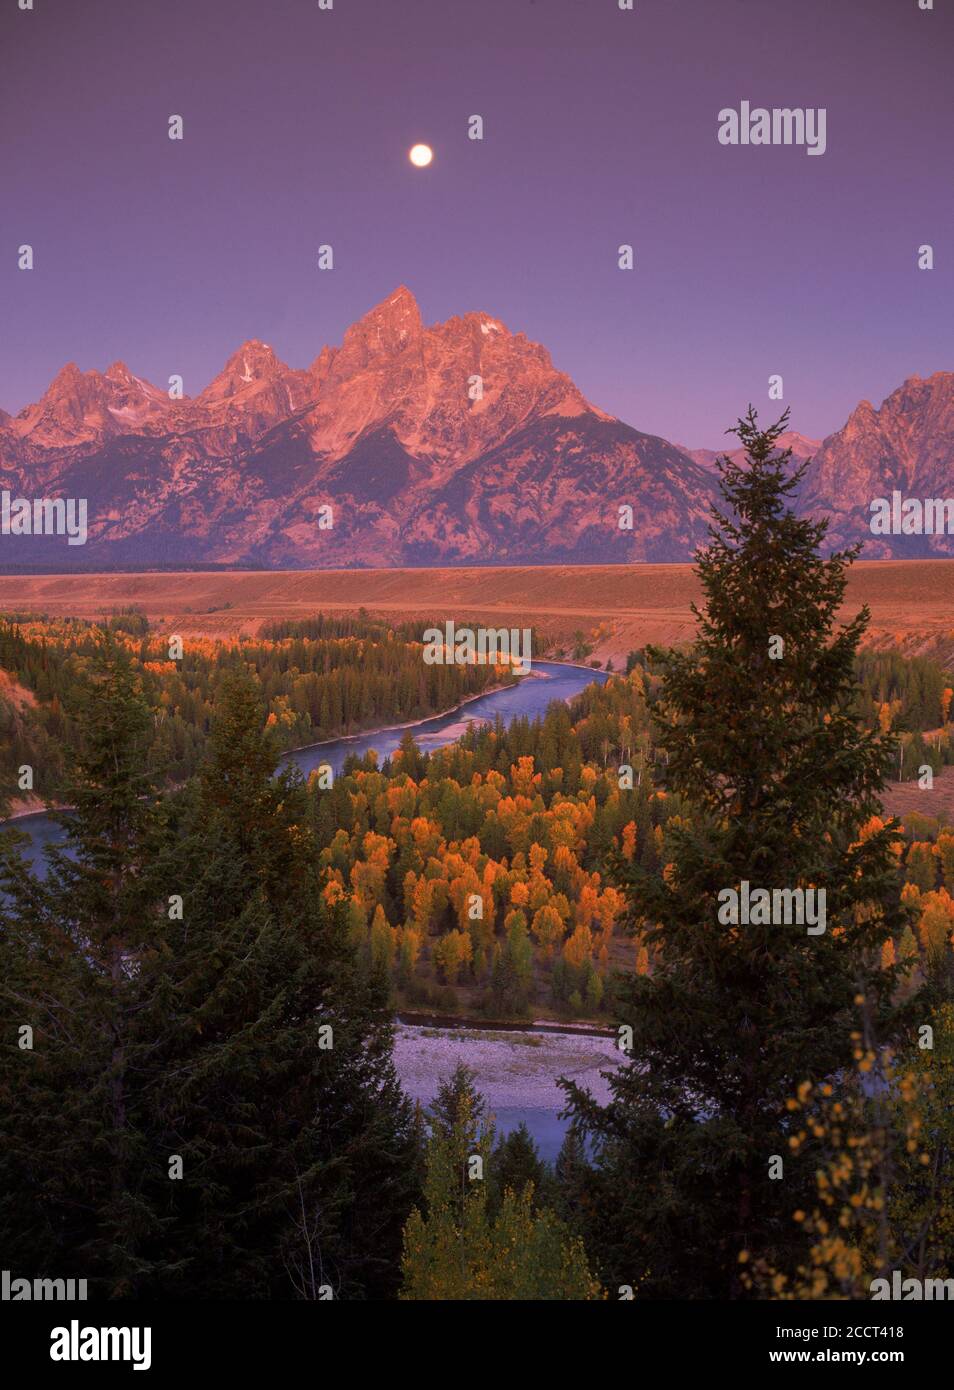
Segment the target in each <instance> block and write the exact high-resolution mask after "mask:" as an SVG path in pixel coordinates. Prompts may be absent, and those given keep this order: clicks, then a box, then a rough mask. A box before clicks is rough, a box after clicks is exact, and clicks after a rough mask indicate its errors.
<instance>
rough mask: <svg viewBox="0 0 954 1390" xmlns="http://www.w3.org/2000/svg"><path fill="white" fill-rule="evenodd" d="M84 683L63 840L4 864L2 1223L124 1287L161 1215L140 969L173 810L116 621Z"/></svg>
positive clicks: (62, 1269) (24, 1266)
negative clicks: (153, 764) (145, 1088)
mask: <svg viewBox="0 0 954 1390" xmlns="http://www.w3.org/2000/svg"><path fill="white" fill-rule="evenodd" d="M75 697H76V707H75V709H74V710H73V711H72V713H73V716H74V717H75V718H76V720H77V723H78V725H79V726H80V727H81V728H82V732H83V737H82V744H81V750H82V751H81V752H80V754H79V756H78V758H77V761H76V765H75V767H74V768H73V770H72V774H71V776H70V780H69V783H68V787H67V797H68V801H69V803H70V805H71V807H72V809H71V811H70V812H69V813H68V814H66V815H63V816H62V817H61V819H62V823H63V827H64V830H65V843H64V845H63V846H62V847H60V848H54V849H51V850H50V851H49V865H48V872H47V875H46V878H45V880H42V881H41V880H39V879H37V878H35V877H33V875H32V874H31V873H30V872H29V870H28V868H27V867H26V865H25V863H24V862H23V860H22V859H20V858H19V857H18V855H17V852H16V848H15V846H13V845H11V846H10V847H9V848H8V850H7V852H6V854H5V855H4V859H3V865H2V875H3V877H2V889H3V893H4V894H5V902H4V903H3V907H2V927H0V967H2V968H0V996H2V1017H3V1019H4V1025H5V1026H4V1036H3V1040H2V1045H0V1091H2V1096H0V1099H2V1106H0V1110H2V1119H0V1223H2V1224H0V1229H2V1233H3V1244H4V1248H5V1250H6V1251H7V1252H8V1258H9V1259H10V1260H11V1261H13V1260H16V1261H17V1266H18V1268H20V1269H21V1270H23V1271H24V1272H26V1271H36V1272H37V1273H41V1274H42V1273H48V1272H50V1271H51V1270H55V1271H56V1272H57V1274H58V1275H61V1276H64V1277H68V1276H71V1275H74V1276H77V1277H86V1278H88V1279H90V1280H91V1281H92V1285H93V1287H94V1289H96V1290H97V1292H99V1293H100V1294H103V1293H105V1294H108V1295H122V1294H126V1293H129V1292H131V1291H133V1290H134V1289H135V1287H136V1285H137V1282H138V1280H139V1279H140V1277H141V1276H142V1273H143V1271H144V1268H145V1265H144V1263H143V1259H142V1253H141V1252H142V1244H143V1241H144V1240H145V1239H146V1238H147V1237H148V1236H150V1235H154V1234H155V1223H156V1217H155V1214H154V1213H153V1212H152V1211H151V1210H150V1207H149V1204H148V1201H147V1199H146V1198H145V1196H144V1186H145V1184H144V1173H145V1170H146V1167H147V1165H148V1158H147V1154H148V1147H149V1143H148V1135H147V1132H146V1130H145V1129H144V1128H143V1125H142V1117H141V1113H140V1111H139V1107H138V1105H137V1101H136V1090H137V1085H138V1081H137V1077H138V1075H139V1074H140V1068H141V1067H142V1065H143V1062H144V1057H145V1050H146V1044H145V1042H144V1039H143V1037H142V1034H141V1030H140V1016H141V1011H142V1007H143V979H144V974H143V972H144V968H145V965H146V962H147V961H148V960H149V958H150V956H151V955H153V954H154V953H155V951H156V949H157V945H158V943H159V941H160V938H161V930H162V927H161V923H162V914H161V911H160V886H159V882H158V880H157V877H156V874H155V864H156V859H157V854H158V852H159V849H160V846H161V842H162V834H163V830H162V816H161V812H160V810H159V809H158V807H157V804H156V801H155V797H154V793H153V788H152V786H151V784H150V782H149V779H148V777H147V775H146V773H145V771H144V767H145V757H146V747H147V743H148V737H149V732H150V711H149V708H148V706H147V704H146V701H145V699H144V697H143V695H142V691H141V689H140V686H139V682H138V680H137V678H136V676H135V674H134V672H133V670H132V667H131V664H130V661H129V658H128V656H127V655H126V654H125V652H124V651H123V649H122V648H121V647H119V646H118V645H117V644H116V643H115V642H114V640H113V638H112V637H111V635H110V634H108V633H104V634H102V635H101V638H100V642H99V648H98V650H97V652H96V653H95V655H94V657H93V660H92V662H91V664H90V666H89V669H88V670H87V672H86V673H85V676H84V678H83V680H82V682H81V683H80V684H78V685H77V687H76V690H75ZM14 1023H16V1024H18V1025H19V1026H20V1028H22V1027H24V1026H26V1027H28V1028H31V1029H32V1032H33V1037H32V1046H28V1047H24V1046H22V1042H21V1036H20V1033H19V1031H17V1032H14V1029H13V1026H12V1025H13V1024H14Z"/></svg>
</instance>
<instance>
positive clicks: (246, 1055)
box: [155, 678, 418, 1298]
mask: <svg viewBox="0 0 954 1390" xmlns="http://www.w3.org/2000/svg"><path fill="white" fill-rule="evenodd" d="M276 762H277V750H276V748H275V746H274V744H273V743H272V741H271V738H270V735H269V732H268V730H267V729H265V728H264V727H263V710H262V707H261V702H260V699H259V695H258V691H257V688H256V686H255V684H254V682H253V681H252V680H251V679H247V678H235V679H234V680H231V681H230V682H229V683H228V684H227V685H225V686H224V687H223V689H222V690H221V692H220V697H219V713H218V717H217V720H216V724H215V727H214V729H213V732H212V736H211V739H210V748H209V755H208V759H207V762H206V765H205V767H204V768H203V770H202V773H201V776H200V778H199V780H198V784H197V786H196V787H194V788H193V789H192V790H191V793H190V795H189V796H188V797H187V798H185V799H184V805H183V806H182V807H181V816H182V838H181V842H180V843H179V844H177V845H176V849H175V860H174V861H173V860H170V861H168V862H167V865H166V866H165V872H166V874H167V875H168V884H169V888H170V891H177V890H180V891H181V892H182V896H183V899H184V910H183V914H182V920H181V921H178V922H172V923H170V926H169V933H168V946H169V959H168V960H164V961H161V962H157V967H156V968H157V969H158V970H159V971H160V973H161V975H162V981H163V989H162V991H157V992H156V996H155V997H156V999H157V1001H158V1006H159V1010H160V1015H161V1016H160V1017H159V1018H157V1020H156V1024H155V1031H156V1032H157V1034H158V1033H160V1031H161V1033H162V1036H163V1038H164V1047H163V1050H162V1054H161V1059H160V1060H161V1065H160V1067H159V1069H158V1072H157V1079H156V1092H155V1106H156V1110H157V1114H158V1117H159V1125H160V1133H161V1134H162V1136H163V1144H164V1145H165V1146H166V1148H167V1150H168V1152H169V1153H177V1154H179V1155H181V1157H182V1160H183V1179H182V1181H181V1182H177V1181H172V1182H165V1183H164V1184H163V1188H164V1190H163V1193H162V1194H161V1196H160V1197H159V1198H158V1200H160V1201H161V1203H162V1211H163V1215H164V1216H167V1217H168V1218H169V1219H170V1220H171V1221H172V1222H173V1229H172V1231H171V1233H166V1234H165V1235H164V1237H163V1254H164V1267H165V1269H166V1271H167V1274H166V1276H165V1277H164V1278H163V1279H161V1280H160V1283H159V1288H160V1289H161V1291H162V1292H165V1293H169V1294H171V1295H174V1296H219V1297H288V1296H292V1295H293V1294H297V1295H299V1296H302V1297H312V1298H314V1297H318V1296H320V1295H319V1290H320V1289H321V1288H322V1287H329V1286H330V1288H331V1289H332V1291H333V1294H334V1296H335V1297H345V1298H349V1297H350V1298H354V1297H380V1296H385V1295H387V1294H388V1293H389V1292H392V1291H393V1287H394V1283H395V1280H396V1276H397V1269H398V1261H399V1254H400V1241H401V1229H402V1226H403V1222H404V1219H405V1217H406V1215H407V1212H408V1210H409V1209H410V1206H411V1204H412V1202H413V1200H414V1198H415V1195H416V1191H417V1179H418V1166H417V1157H416V1152H415V1148H416V1142H417V1139H416V1130H415V1126H414V1122H413V1114H412V1110H411V1107H410V1103H409V1102H408V1100H407V1098H406V1097H405V1096H404V1094H403V1092H402V1091H401V1089H400V1087H399V1084H398V1081H397V1077H396V1074H395V1072H394V1067H393V1061H392V1055H391V1050H392V1042H393V1036H392V1025H391V1021H390V1016H389V1012H388V1006H387V990H386V986H385V985H383V984H382V983H381V982H380V981H379V980H377V979H376V978H375V977H372V976H370V975H367V974H365V973H364V972H363V971H362V970H361V969H360V968H359V967H358V966H357V964H356V962H355V959H354V956H353V952H352V948H351V947H350V945H349V942H348V934H347V908H346V905H345V904H341V905H339V906H338V907H336V908H334V909H331V908H328V907H327V906H326V905H325V903H324V901H323V898H322V895H321V891H320V890H321V884H320V881H319V876H318V853H317V845H316V842H315V838H314V833H313V830H312V828H311V823H310V817H309V807H308V797H307V793H306V790H305V788H304V786H303V785H302V784H301V782H300V780H298V781H296V780H294V779H293V778H292V777H291V776H290V775H289V774H282V775H279V776H275V775H274V774H275V766H276Z"/></svg>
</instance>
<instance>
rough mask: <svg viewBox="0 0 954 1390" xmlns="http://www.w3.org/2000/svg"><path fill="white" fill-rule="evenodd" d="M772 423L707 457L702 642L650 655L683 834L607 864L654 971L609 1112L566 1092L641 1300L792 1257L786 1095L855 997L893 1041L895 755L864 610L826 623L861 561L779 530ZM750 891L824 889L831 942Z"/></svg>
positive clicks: (606, 1259) (728, 1279) (784, 523)
mask: <svg viewBox="0 0 954 1390" xmlns="http://www.w3.org/2000/svg"><path fill="white" fill-rule="evenodd" d="M786 423H787V416H784V417H783V418H782V419H781V420H780V421H779V422H778V423H777V424H775V425H773V426H772V427H771V428H769V429H765V430H761V429H759V427H758V422H757V417H756V415H755V413H754V411H752V410H751V409H750V410H749V413H748V415H747V417H746V418H745V419H744V420H740V421H739V423H738V426H737V429H736V431H735V433H737V434H738V436H739V439H740V440H741V442H742V444H743V446H744V449H745V454H746V459H745V462H744V463H743V464H738V465H737V464H735V463H733V462H732V461H731V460H730V459H728V458H724V459H723V460H722V461H721V489H722V495H723V498H724V500H725V504H726V510H725V514H722V513H720V512H718V511H716V513H715V524H714V525H713V526H712V527H711V528H710V537H711V540H710V544H709V546H708V548H707V549H706V550H704V551H703V552H702V553H701V554H700V556H699V558H698V561H697V573H698V575H699V578H700V581H701V584H702V589H703V592H704V595H705V604H704V607H703V608H702V610H701V611H697V614H696V616H697V618H698V637H697V639H696V641H695V643H694V644H693V645H692V646H691V647H689V648H688V649H687V650H682V651H668V652H660V651H654V652H653V653H652V659H653V661H654V662H655V663H656V664H657V665H658V666H659V667H660V668H661V670H662V674H663V684H662V689H661V692H660V700H659V702H658V703H657V705H656V706H655V711H654V718H655V722H656V725H657V731H658V738H659V742H660V744H661V745H662V746H663V747H664V748H665V750H666V752H667V754H668V766H667V767H666V769H665V777H666V786H667V788H668V789H669V790H671V791H675V792H677V793H679V794H680V796H681V797H682V798H683V804H684V806H687V807H691V821H690V822H689V823H688V824H682V825H681V826H678V827H676V826H674V827H671V828H670V829H669V831H668V833H667V845H668V846H669V849H668V858H669V859H671V863H667V864H666V865H664V866H663V872H662V873H661V874H660V873H655V872H652V871H649V870H648V869H647V868H646V867H645V866H640V865H636V864H633V863H626V862H625V861H620V862H619V863H618V864H617V872H618V874H619V876H620V879H621V882H622V883H623V884H624V885H625V887H626V889H627V892H628V896H629V904H630V907H629V922H630V925H631V927H632V928H633V929H634V930H638V931H640V932H641V933H643V935H644V939H645V940H646V942H647V944H648V945H649V947H650V948H656V955H655V958H654V969H653V972H652V973H651V974H648V975H634V976H629V977H627V978H626V979H625V980H623V981H621V982H620V987H619V991H618V995H617V998H618V1001H619V1004H618V1007H619V1022H620V1023H621V1024H623V1025H626V1026H628V1027H629V1028H631V1029H632V1038H633V1043H632V1052H631V1055H630V1058H629V1060H628V1062H627V1064H626V1065H624V1066H623V1067H622V1068H620V1070H619V1071H618V1073H617V1074H615V1075H614V1077H613V1078H612V1080H611V1087H612V1099H611V1100H610V1102H609V1104H608V1105H606V1106H600V1105H599V1104H597V1103H596V1102H595V1101H594V1100H593V1099H592V1097H590V1096H589V1095H588V1094H586V1093H585V1092H584V1091H582V1090H580V1089H579V1088H578V1087H576V1086H575V1085H569V1086H568V1091H569V1098H570V1104H571V1111H572V1114H573V1117H574V1119H575V1121H576V1122H577V1124H578V1125H579V1126H580V1129H581V1132H582V1133H585V1134H586V1135H587V1136H588V1137H589V1139H590V1141H591V1142H592V1143H593V1144H594V1146H595V1155H596V1163H595V1173H594V1192H593V1195H594V1198H595V1200H594V1202H593V1203H592V1205H591V1206H590V1207H589V1209H588V1210H589V1224H588V1232H587V1234H588V1239H589V1242H590V1249H591V1251H592V1252H594V1253H595V1254H596V1255H597V1256H598V1260H599V1265H600V1271H601V1273H602V1275H603V1276H604V1277H605V1278H606V1280H607V1281H608V1282H609V1283H610V1284H611V1285H618V1284H631V1285H634V1286H638V1287H639V1288H640V1289H641V1290H642V1293H643V1295H644V1296H649V1297H653V1296H656V1297H681V1298H684V1297H726V1296H734V1295H738V1294H739V1293H740V1292H741V1288H740V1281H739V1279H738V1270H739V1265H738V1259H739V1255H740V1253H741V1252H743V1251H756V1252H760V1253H764V1254H766V1255H768V1256H769V1257H770V1258H771V1260H772V1262H773V1263H775V1264H781V1265H785V1264H786V1262H787V1261H786V1258H785V1256H786V1255H787V1253H790V1252H788V1251H787V1247H788V1246H789V1245H790V1244H791V1243H792V1242H797V1241H798V1240H799V1235H798V1228H797V1226H796V1225H795V1223H793V1222H792V1220H791V1213H792V1211H793V1210H795V1209H796V1208H797V1207H799V1205H804V1204H805V1201H806V1200H807V1194H808V1193H809V1191H810V1189H811V1188H812V1185H813V1181H814V1171H813V1165H812V1160H811V1149H810V1145H804V1146H799V1147H798V1152H797V1154H796V1153H795V1152H793V1148H792V1146H790V1144H789V1140H790V1138H792V1137H793V1130H792V1123H793V1122H792V1116H791V1114H790V1112H789V1110H788V1109H787V1104H786V1102H787V1101H788V1099H789V1098H790V1097H791V1096H792V1095H793V1094H794V1092H795V1091H796V1088H797V1087H798V1085H799V1084H800V1083H801V1082H803V1081H805V1080H807V1079H811V1080H815V1081H825V1080H834V1081H837V1078H838V1076H839V1074H840V1073H841V1070H842V1069H843V1068H845V1067H846V1064H849V1063H850V1061H851V1058H852V1052H853V1050H854V1046H855V1043H854V1040H853V1039H852V1036H851V1034H852V1031H853V1026H854V1013H853V1009H854V1000H855V999H856V997H857V996H859V995H862V996H864V997H865V999H866V1001H867V1004H866V1007H867V1009H868V1010H869V1014H870V1017H871V1018H872V1020H874V1021H875V1023H876V1026H877V1030H878V1035H879V1036H880V1037H881V1038H882V1039H883V1040H887V1039H888V1038H890V1036H891V1035H892V1032H893V1030H894V1027H895V1020H894V1017H893V1008H892V992H893V985H894V975H893V972H892V971H881V970H880V968H879V967H880V955H881V946H882V943H883V942H884V941H885V940H886V939H887V938H888V936H889V935H891V934H892V933H896V932H897V931H899V929H900V927H901V925H902V923H903V920H904V919H903V913H902V909H901V907H900V905H899V893H898V883H897V873H896V864H895V860H894V857H893V854H892V849H891V842H892V839H893V838H894V831H893V829H892V825H893V823H891V824H889V825H888V826H886V827H884V828H883V829H875V830H871V828H870V827H868V826H867V822H868V821H869V819H870V818H871V817H872V816H873V815H874V814H875V813H876V812H878V811H879V810H880V804H879V792H880V790H881V788H882V786H883V783H884V778H885V773H886V768H887V762H888V758H889V756H890V750H889V747H888V745H887V744H886V742H885V740H884V739H883V738H882V737H880V736H879V735H878V734H877V733H870V732H866V731H865V730H864V729H863V728H862V727H861V726H860V725H859V722H858V720H857V718H856V716H855V711H854V703H855V698H856V687H855V682H854V677H853V665H854V660H855V654H856V651H857V648H858V643H859V641H860V639H861V636H862V634H863V632H864V629H865V626H866V623H867V621H868V613H867V610H862V612H861V613H859V614H858V615H857V616H856V617H854V618H852V619H851V620H849V621H848V622H846V623H844V625H839V610H840V608H841V605H842V600H843V598H844V594H845V587H846V577H847V568H848V566H849V565H850V563H851V562H852V560H853V559H854V558H855V555H856V553H857V551H856V550H854V549H853V550H848V551H844V552H839V553H834V554H831V555H830V556H829V557H828V558H824V557H823V555H822V546H823V542H824V538H825V532H826V523H825V522H815V521H812V520H809V519H799V518H797V517H796V516H795V515H794V513H793V511H792V509H791V507H790V505H789V504H790V501H791V498H792V496H793V494H795V492H796V490H797V488H798V484H799V480H800V478H801V476H802V472H803V468H800V469H795V470H794V471H793V470H792V469H791V451H790V450H783V451H781V452H780V451H779V450H778V448H777V441H778V439H779V435H780V434H781V433H782V431H783V430H784V428H785V425H786ZM743 881H747V882H748V883H749V884H750V885H751V887H752V889H753V890H754V889H756V888H767V889H776V888H777V889H790V890H794V889H798V888H801V889H808V888H809V887H814V888H816V889H823V890H824V891H825V894H826V900H827V929H826V930H825V932H824V933H823V934H815V935H809V934H808V932H807V929H806V926H805V925H796V924H794V923H793V924H791V925H784V924H773V923H772V922H764V923H750V924H748V925H743V924H742V923H741V921H739V922H738V923H735V924H733V923H732V922H730V921H726V920H720V909H723V908H724V907H725V898H724V897H723V898H721V899H720V894H723V893H724V890H729V889H733V890H736V892H739V891H741V885H742V883H743ZM722 916H723V918H725V917H726V916H727V913H726V912H723V913H722ZM774 1159H781V1160H782V1163H783V1170H782V1171H783V1176H781V1177H779V1178H776V1179H774V1180H773V1178H772V1176H770V1174H771V1173H772V1172H775V1173H777V1172H778V1171H779V1170H778V1166H777V1163H775V1162H774V1161H773V1160H774Z"/></svg>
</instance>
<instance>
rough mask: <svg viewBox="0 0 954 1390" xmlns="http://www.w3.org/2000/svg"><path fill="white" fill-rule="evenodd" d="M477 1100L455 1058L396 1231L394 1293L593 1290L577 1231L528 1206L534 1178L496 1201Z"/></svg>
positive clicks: (561, 1294)
mask: <svg viewBox="0 0 954 1390" xmlns="http://www.w3.org/2000/svg"><path fill="white" fill-rule="evenodd" d="M454 1103H456V1110H455V1111H453V1112H449V1111H448V1109H447V1107H448V1105H450V1104H454ZM483 1109H484V1106H483V1100H482V1098H481V1097H479V1096H478V1095H477V1094H476V1092H475V1091H474V1090H473V1084H472V1080H471V1079H470V1078H469V1076H468V1075H467V1074H466V1068H464V1069H463V1070H461V1068H458V1070H457V1072H456V1073H455V1077H454V1079H453V1080H452V1081H451V1083H450V1084H448V1083H446V1082H445V1083H443V1085H442V1089H441V1096H440V1100H439V1109H438V1118H436V1120H435V1122H434V1125H433V1129H432V1133H431V1138H430V1140H429V1141H428V1145H427V1154H426V1162H427V1177H426V1179H425V1183H424V1198H425V1207H424V1210H423V1211H422V1210H421V1209H420V1208H415V1210H414V1211H413V1212H412V1213H411V1216H410V1218H409V1220H408V1223H407V1226H406V1228H405V1232H404V1256H403V1260H402V1272H403V1283H402V1286H401V1298H402V1299H408V1300H442V1301H443V1300H449V1299H454V1300H471V1299H479V1300H530V1299H533V1300H537V1299H561V1300H569V1299H574V1300H575V1299H584V1300H589V1299H596V1298H599V1297H600V1288H599V1285H598V1283H597V1281H596V1280H595V1279H594V1278H593V1276H592V1274H591V1273H590V1270H589V1267H588V1265H587V1261H586V1255H585V1252H584V1250H583V1245H582V1242H581V1240H580V1239H579V1237H577V1236H573V1235H572V1234H571V1233H570V1231H569V1230H568V1229H567V1227H566V1226H565V1224H564V1223H563V1222H562V1221H561V1220H560V1219H559V1217H558V1216H557V1215H556V1213H555V1212H553V1211H551V1210H550V1209H549V1208H546V1207H537V1206H535V1203H534V1188H533V1183H532V1181H530V1182H527V1183H526V1185H525V1186H524V1187H523V1188H522V1190H521V1191H520V1192H519V1193H515V1192H514V1191H513V1190H512V1189H511V1188H507V1189H506V1190H504V1192H503V1194H502V1197H501V1199H500V1202H499V1206H496V1205H495V1203H494V1201H493V1191H492V1184H491V1182H490V1172H491V1169H492V1166H493V1157H492V1152H493V1139H494V1135H493V1128H492V1127H491V1126H489V1125H487V1124H485V1123H483V1122H482V1121H481V1120H480V1119H479V1116H480V1115H482V1113H483ZM451 1113H452V1114H453V1120H452V1122H451V1123H450V1124H448V1123H447V1120H448V1119H449V1118H450V1114H451Z"/></svg>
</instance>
